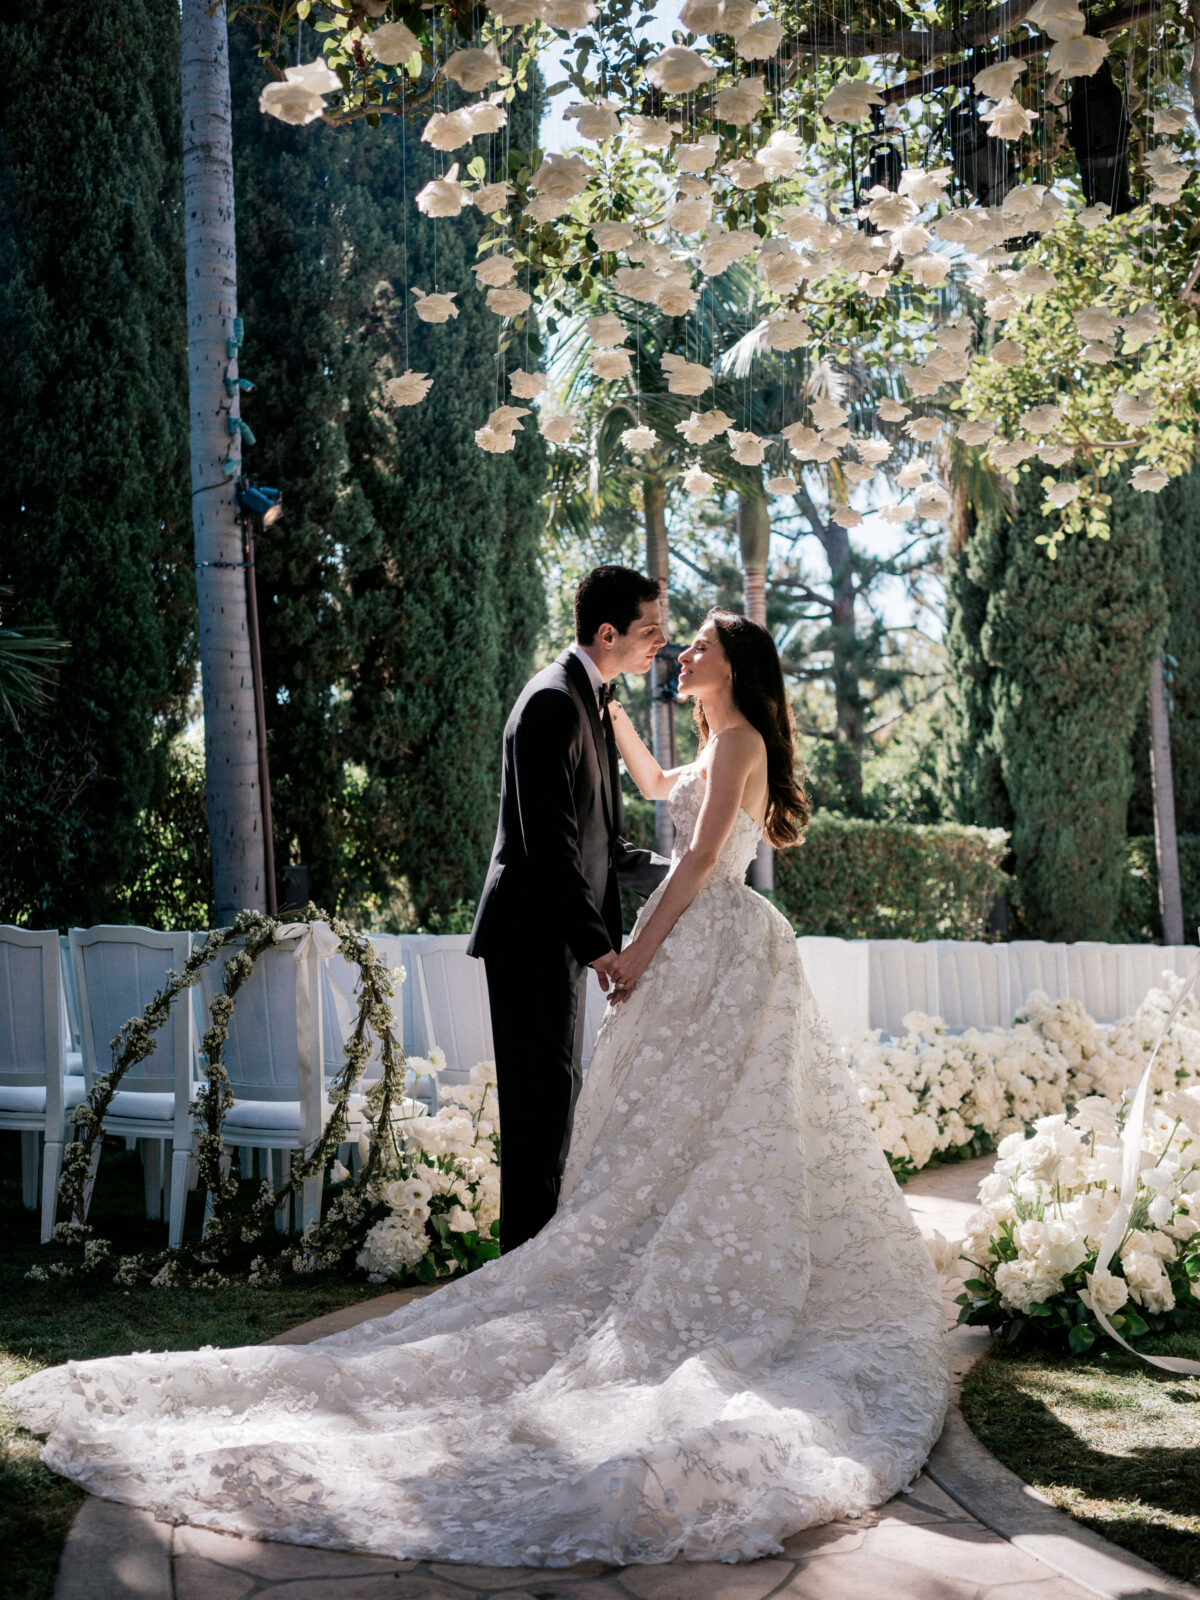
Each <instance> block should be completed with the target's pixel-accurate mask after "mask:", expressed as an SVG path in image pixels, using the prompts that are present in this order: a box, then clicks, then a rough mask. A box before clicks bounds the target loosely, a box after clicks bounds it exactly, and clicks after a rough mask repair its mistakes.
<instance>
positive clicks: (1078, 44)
mask: <svg viewBox="0 0 1200 1600" xmlns="http://www.w3.org/2000/svg"><path fill="white" fill-rule="evenodd" d="M1107 54H1108V44H1107V42H1106V41H1105V40H1104V39H1093V38H1090V37H1089V36H1088V35H1086V34H1084V35H1083V36H1082V37H1080V38H1078V39H1061V40H1060V41H1059V42H1058V44H1056V45H1054V46H1053V47H1052V48H1051V51H1050V55H1049V57H1048V58H1047V61H1046V65H1047V67H1048V68H1049V69H1050V71H1051V72H1057V73H1059V74H1060V75H1061V76H1062V77H1064V78H1090V77H1092V76H1094V74H1095V73H1096V72H1097V70H1098V69H1099V66H1100V63H1101V62H1102V61H1103V60H1104V58H1105V56H1106V55H1107Z"/></svg>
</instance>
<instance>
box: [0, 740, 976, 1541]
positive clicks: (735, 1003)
mask: <svg viewBox="0 0 1200 1600" xmlns="http://www.w3.org/2000/svg"><path fill="white" fill-rule="evenodd" d="M704 781H705V780H704V777H703V775H702V774H701V773H699V772H698V771H696V770H695V769H689V770H688V771H687V772H685V773H684V775H683V776H682V777H681V778H680V780H679V782H678V784H677V785H676V788H675V791H674V793H673V794H672V796H671V801H670V805H671V814H672V816H673V818H674V821H675V825H676V828H677V829H678V844H677V852H678V851H681V850H683V849H684V848H686V846H687V843H688V840H689V838H690V836H691V832H692V829H693V828H694V826H695V819H696V815H697V813H698V811H699V807H700V801H701V799H702V797H703V790H704ZM758 834H759V830H758V828H757V827H756V825H755V823H754V821H753V819H752V818H751V817H750V816H748V815H747V814H746V813H745V812H741V813H740V814H739V816H738V820H737V822H736V823H735V825H734V827H733V830H732V833H731V835H730V837H729V840H728V841H727V843H726V845H725V848H724V850H723V852H722V855H721V858H720V861H719V862H718V865H717V868H716V870H715V872H714V874H713V877H712V880H711V881H710V883H709V885H708V886H707V887H706V888H705V889H703V890H702V891H701V892H700V894H698V895H697V897H696V899H695V900H694V901H693V903H692V904H691V905H690V906H689V907H688V909H687V910H686V911H685V912H684V913H683V915H682V916H681V917H680V918H679V921H678V922H677V923H676V925H675V927H674V929H673V930H672V931H671V933H670V934H669V935H668V936H667V938H666V940H665V941H664V942H663V944H662V946H661V948H660V950H659V951H658V953H657V955H656V956H655V958H654V960H653V962H652V963H651V965H650V967H649V969H648V971H647V972H646V974H645V976H644V978H643V979H642V981H641V983H640V984H639V985H638V987H637V989H636V991H635V992H634V994H633V996H632V998H631V999H630V1000H629V1001H628V1002H626V1003H625V1004H624V1005H622V1006H620V1007H617V1008H614V1009H610V1010H609V1012H608V1013H607V1014H606V1017H605V1021H604V1024H603V1027H602V1028H601V1031H600V1036H599V1040H598V1042H597V1047H596V1053H595V1055H594V1057H593V1059H592V1063H591V1067H590V1069H589V1072H588V1076H587V1080H586V1082H585V1085H584V1089H583V1093H582V1095H581V1097H580V1101H579V1107H578V1113H577V1117H576V1122H575V1134H574V1142H573V1145H572V1148H571V1155H570V1160H569V1163H568V1168H567V1173H566V1178H565V1182H564V1185H563V1199H562V1204H561V1206H560V1208H559V1211H558V1213H557V1215H556V1216H555V1217H554V1219H553V1221H552V1222H551V1223H550V1224H549V1226H548V1227H546V1228H545V1229H544V1230H543V1231H542V1233H541V1234H539V1235H538V1236H537V1237H536V1238H535V1239H533V1240H531V1241H530V1242H529V1243H528V1244H526V1245H524V1246H522V1248H521V1249H520V1250H517V1251H515V1252H513V1254H511V1255H508V1256H504V1257H502V1258H501V1259H500V1260H498V1261H494V1262H490V1263H488V1264H487V1265H486V1266H484V1267H483V1268H482V1269H481V1270H480V1271H479V1272H477V1273H474V1274H472V1275H471V1276H470V1277H469V1278H464V1279H462V1280H459V1281H457V1282H451V1283H449V1284H448V1285H446V1286H445V1287H443V1288H440V1289H439V1290H438V1291H437V1293H436V1294H434V1295H431V1296H429V1297H428V1298H426V1299H424V1300H421V1301H419V1302H417V1303H415V1304H412V1305H409V1306H406V1307H404V1308H403V1309H402V1310H400V1311H397V1312H395V1313H394V1314H393V1315H391V1316H387V1317H380V1318H377V1319H375V1320H373V1321H368V1322H365V1323H363V1324H362V1325H360V1326H359V1327H356V1328H353V1329H350V1330H349V1331H347V1332H345V1333H340V1334H335V1335H333V1336H332V1337H330V1338H327V1339H323V1340H320V1341H318V1342H317V1343H315V1344H308V1345H302V1346H291V1347H288V1346H283V1347H261V1346H260V1347H249V1348H246V1349H236V1350H213V1349H207V1350H203V1351H201V1352H199V1353H191V1352H189V1353H184V1354H144V1355H134V1356H128V1357H121V1358H112V1359H106V1360H100V1361H84V1362H69V1363H67V1364H66V1365H65V1366H63V1367H57V1368H53V1369H51V1370H48V1371H46V1372H43V1373H39V1374H37V1375H35V1376H34V1377H32V1378H29V1379H26V1380H25V1381H24V1382H23V1383H20V1384H18V1385H16V1386H15V1387H14V1388H13V1389H12V1390H10V1396H11V1399H12V1403H13V1405H14V1407H15V1408H16V1411H17V1414H18V1416H19V1417H20V1418H21V1420H22V1421H23V1422H24V1423H25V1424H26V1425H27V1426H28V1427H31V1428H33V1429H35V1430H37V1431H39V1432H48V1434H49V1439H48V1442H47V1444H46V1448H45V1453H44V1459H45V1460H46V1461H47V1462H48V1463H49V1465H50V1466H52V1467H53V1468H54V1469H55V1470H56V1471H58V1472H61V1473H64V1474H65V1475H67V1476H68V1477H71V1478H74V1479H75V1480H76V1481H77V1482H79V1483H81V1484H83V1485H84V1486H85V1487H86V1488H88V1489H89V1490H91V1491H92V1492H93V1493H94V1494H98V1495H103V1496H107V1497H109V1498H111V1499H114V1500H122V1501H127V1502H130V1503H132V1504H134V1505H139V1506H146V1507H150V1508H152V1509H154V1510H155V1511H156V1512H157V1513H158V1514H159V1515H160V1516H161V1517H164V1518H167V1519H169V1520H174V1521H187V1522H192V1523H197V1524H200V1525H201V1526H204V1527H210V1528H217V1529H223V1530H228V1531H232V1532H237V1533H243V1534H250V1535H256V1536H258V1537H262V1538H268V1539H279V1540H285V1541H290V1542H293V1543H296V1544H313V1545H327V1546H335V1547H353V1548H359V1549H363V1550H371V1551H378V1552H382V1553H384V1554H387V1555H391V1556H394V1557H414V1556H416V1557H437V1558H440V1559H442V1560H449V1561H464V1562H476V1563H486V1564H489V1565H514V1564H531V1565H545V1566H561V1565H566V1564H569V1563H572V1562H576V1561H580V1560H583V1559H586V1558H592V1557H595V1558H599V1559H601V1560H607V1561H611V1562H618V1563H626V1562H662V1561H668V1560H671V1559H672V1558H673V1557H675V1556H683V1557H685V1558H687V1559H689V1560H695V1561H707V1560H723V1561H734V1560H746V1559H750V1558H752V1557H755V1556H761V1555H765V1554H768V1553H770V1552H772V1551H776V1550H778V1548H779V1546H780V1542H781V1541H782V1540H783V1539H785V1538H786V1537H787V1536H788V1535H789V1534H792V1533H795V1532H796V1531H797V1530H799V1529H801V1528H805V1527H808V1526H810V1525H812V1524H816V1523H822V1522H826V1521H829V1520H831V1519H833V1518H836V1517H838V1516H841V1515H844V1514H846V1513H848V1512H857V1511H862V1510H864V1509H865V1508H867V1507H870V1506H874V1505H877V1504H879V1503H880V1502H882V1501H884V1500H886V1499H888V1498H889V1497H890V1496H891V1495H893V1494H895V1493H896V1492H897V1490H899V1489H901V1488H902V1487H903V1486H904V1485H906V1484H907V1483H908V1482H909V1481H910V1480H911V1479H912V1478H913V1476H914V1475H915V1474H916V1473H917V1472H918V1471H919V1470H920V1468H921V1466H922V1464H923V1462H924V1460H925V1458H926V1455H927V1454H928V1451H929V1449H930V1447H931V1446H932V1444H933V1442H934V1440H935V1439H936V1438H937V1435H938V1433H939V1431H940V1429H941V1426H942V1418H943V1412H944V1409H945V1403H946V1391H947V1380H946V1365H945V1351H944V1342H943V1340H944V1335H943V1313H942V1306H941V1301H940V1296H939V1292H938V1286H937V1281H936V1278H935V1275H934V1272H933V1269H932V1266H931V1264H930V1260H929V1257H928V1254H927V1251H926V1249H925V1246H924V1244H923V1242H922V1240H921V1238H920V1236H919V1234H918V1233H917V1230H916V1228H915V1227H914V1225H913V1223H912V1221H911V1220H910V1217H909V1214H908V1210H907V1208H906V1206H905V1203H904V1200H903V1198H902V1196H901V1193H900V1190H899V1188H898V1187H897V1185H896V1182H895V1180H894V1179H893V1177H892V1176H891V1173H890V1172H889V1170H888V1167H887V1165H886V1163H885V1161H884V1158H883V1156H882V1154H881V1153H880V1150H879V1148H878V1145H877V1144H876V1142H875V1140H874V1138H873V1136H872V1133H871V1131H870V1129H869V1127H868V1126H867V1123H866V1121H865V1119H864V1117H863V1114H862V1112H861V1111H860V1109H859V1106H858V1102H857V1098H856V1095H855V1092H854V1089H853V1087H852V1085H851V1082H850V1079H849V1076H848V1074H847V1071H846V1069H845V1067H844V1066H843V1063H842V1059H841V1056H840V1054H839V1052H838V1050H837V1048H836V1046H835V1045H834V1043H833V1040H832V1038H831V1036H830V1033H829V1031H828V1028H827V1027H826V1025H825V1023H824V1022H823V1020H822V1019H821V1017H820V1015H819V1013H818V1011H817V1009H816V1007H815V1005H814V1002H813V998H812V995H811V992H810V990H809V987H808V984H807V982H806V981H805V977H804V973H803V970H802V968H801V965H800V959H799V956H798V953H797V949H796V942H795V939H794V937H793V935H792V931H791V928H790V927H789V926H788V923H787V922H786V920H785V919H784V918H783V917H782V916H781V915H780V914H779V912H777V911H776V910H775V909H774V908H773V907H772V906H771V905H770V904H769V903H768V902H767V901H766V900H764V899H763V898H762V897H761V896H760V895H758V894H756V893H755V892H754V891H753V890H752V889H750V888H748V887H747V886H746V885H745V883H744V881H743V879H744V876H745V872H746V868H747V866H748V865H749V862H750V861H751V859H752V857H753V855H754V852H755V847H756V845H757V842H758ZM659 893H661V890H660V891H659ZM655 898H657V896H656V897H655ZM654 903H655V900H654V899H652V900H651V901H650V902H649V904H648V905H647V907H646V908H645V910H644V911H643V912H642V916H643V918H644V917H645V916H647V915H648V914H649V912H650V910H651V909H652V908H653V905H654Z"/></svg>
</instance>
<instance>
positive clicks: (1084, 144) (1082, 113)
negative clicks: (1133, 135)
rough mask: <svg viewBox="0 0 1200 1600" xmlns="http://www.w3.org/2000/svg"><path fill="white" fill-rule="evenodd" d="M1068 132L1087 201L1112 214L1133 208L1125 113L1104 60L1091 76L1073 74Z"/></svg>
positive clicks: (1115, 83) (1127, 122)
mask: <svg viewBox="0 0 1200 1600" xmlns="http://www.w3.org/2000/svg"><path fill="white" fill-rule="evenodd" d="M1067 138H1068V139H1069V140H1070V141H1071V148H1072V149H1073V150H1074V152H1075V159H1076V161H1077V162H1078V163H1079V182H1080V186H1081V188H1082V189H1083V195H1084V199H1085V200H1086V201H1087V203H1088V204H1089V205H1105V206H1107V207H1108V209H1109V214H1110V215H1111V216H1114V217H1115V216H1118V215H1119V214H1120V213H1121V212H1123V211H1132V210H1133V196H1132V194H1131V193H1130V187H1129V113H1128V111H1127V110H1126V106H1125V96H1124V95H1123V94H1122V93H1121V90H1120V88H1119V87H1118V85H1117V82H1116V80H1115V79H1114V77H1113V75H1112V72H1111V70H1110V68H1109V64H1108V62H1107V61H1102V62H1101V63H1100V65H1099V67H1097V69H1096V71H1095V72H1094V73H1093V74H1092V76H1091V77H1090V78H1076V79H1075V80H1074V88H1073V89H1072V91H1071V104H1070V106H1069V107H1068V110H1067Z"/></svg>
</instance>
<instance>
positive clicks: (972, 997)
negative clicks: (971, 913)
mask: <svg viewBox="0 0 1200 1600" xmlns="http://www.w3.org/2000/svg"><path fill="white" fill-rule="evenodd" d="M934 948H935V951H936V953H937V970H938V994H939V997H940V1005H941V1015H942V1019H943V1020H944V1022H945V1023H946V1026H947V1027H948V1028H1011V1027H1012V1019H1013V1011H1014V1009H1015V1008H1014V1006H1013V1003H1012V992H1011V989H1010V986H1009V962H1008V950H1007V948H1006V947H1005V946H1004V945H1002V944H984V943H983V941H982V940H978V939H938V940H936V941H935V943H934Z"/></svg>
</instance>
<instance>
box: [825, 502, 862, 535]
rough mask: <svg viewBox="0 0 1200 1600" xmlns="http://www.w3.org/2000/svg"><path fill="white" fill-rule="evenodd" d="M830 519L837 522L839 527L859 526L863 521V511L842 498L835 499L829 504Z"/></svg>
mask: <svg viewBox="0 0 1200 1600" xmlns="http://www.w3.org/2000/svg"><path fill="white" fill-rule="evenodd" d="M829 520H830V522H836V523H837V525H838V527H839V528H857V527H858V525H859V523H860V522H861V521H862V512H861V511H855V509H854V507H853V506H848V505H846V504H845V503H844V502H843V501H841V500H833V501H831V502H830V506H829Z"/></svg>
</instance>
